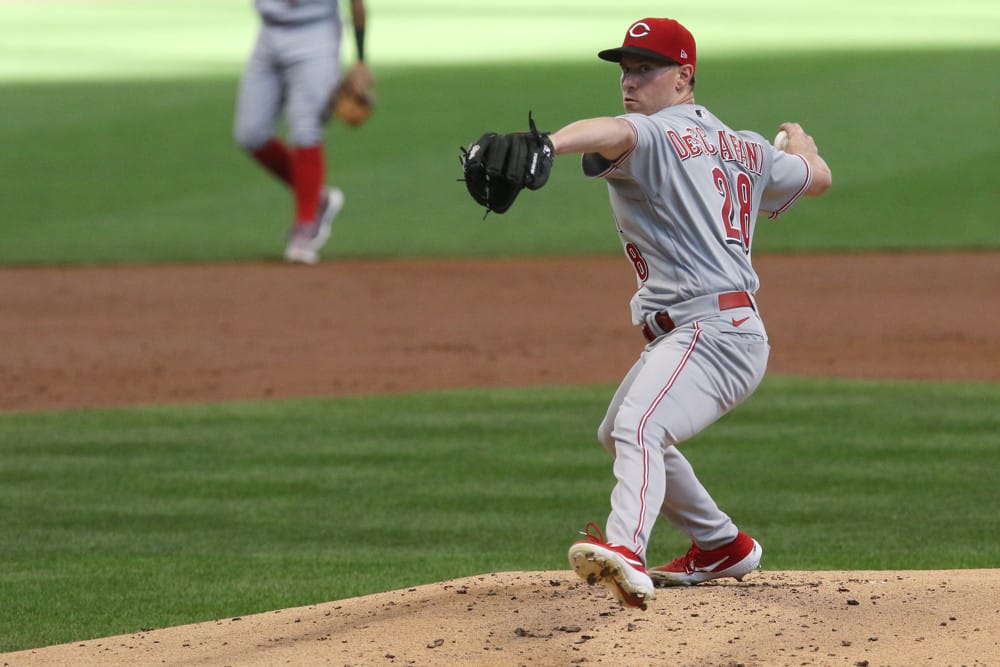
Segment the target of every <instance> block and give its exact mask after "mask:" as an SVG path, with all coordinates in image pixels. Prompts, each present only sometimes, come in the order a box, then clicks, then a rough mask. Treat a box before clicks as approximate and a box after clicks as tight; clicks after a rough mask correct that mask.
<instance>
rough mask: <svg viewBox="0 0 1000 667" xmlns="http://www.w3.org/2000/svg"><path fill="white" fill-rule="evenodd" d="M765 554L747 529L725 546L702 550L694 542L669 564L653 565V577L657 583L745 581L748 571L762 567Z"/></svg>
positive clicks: (678, 584) (651, 573)
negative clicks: (730, 578) (761, 563)
mask: <svg viewBox="0 0 1000 667" xmlns="http://www.w3.org/2000/svg"><path fill="white" fill-rule="evenodd" d="M763 555H764V550H763V549H762V548H761V546H760V544H759V543H758V542H757V540H755V539H753V538H752V537H750V536H749V535H747V534H746V533H744V532H743V531H740V532H739V533H737V535H736V539H735V540H733V541H732V542H730V543H729V544H727V545H726V546H724V547H719V548H718V549H712V550H711V551H702V550H701V549H699V548H698V545H696V544H694V543H692V544H691V548H690V549H688V552H687V553H686V554H684V555H683V556H680V557H678V558H675V559H673V560H672V561H670V562H669V563H667V564H666V565H660V566H658V567H654V568H651V569H650V570H649V577H650V578H651V579H652V580H653V582H654V583H655V584H656V585H657V586H691V585H693V584H700V583H701V582H703V581H710V580H712V579H722V578H724V577H734V578H735V579H736V580H737V581H742V580H743V577H745V576H746V575H747V574H748V573H750V572H752V571H753V570H756V569H757V568H758V567H760V557H761V556H763Z"/></svg>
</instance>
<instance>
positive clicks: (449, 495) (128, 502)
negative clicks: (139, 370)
mask: <svg viewBox="0 0 1000 667" xmlns="http://www.w3.org/2000/svg"><path fill="white" fill-rule="evenodd" d="M612 390H613V387H580V388H535V389H516V388H515V389H502V390H489V391H469V392H445V393H429V394H413V395H403V396H392V397H379V398H354V399H341V400H313V401H299V402H271V403H262V404H261V403H253V404H230V405H209V406H203V407H183V408H181V407H162V408H146V409H132V410H93V411H75V412H67V413H57V414H52V413H39V414H31V415H18V416H13V415H11V416H7V417H4V418H3V419H0V442H3V443H5V444H4V445H3V449H2V460H3V468H2V477H0V482H2V483H0V505H2V506H3V507H4V510H5V517H4V521H3V522H2V523H0V591H2V597H3V599H4V601H5V602H4V614H3V615H2V616H0V651H3V650H12V649H16V648H23V647H27V646H34V645H40V644H51V643H60V642H67V641H71V640H74V639H81V638H84V637H96V636H106V635H110V634H116V633H126V632H130V631H134V630H137V629H139V628H142V627H165V626H169V625H176V624H181V623H186V622H193V621H196V620H209V619H213V618H223V617H227V616H234V615H244V614H249V613H253V612H261V611H267V610H271V609H279V608H284V607H289V606H302V605H306V604H311V603H316V602H321V601H327V600H336V599H342V598H345V597H350V596H354V595H360V594H365V593H369V592H374V591H381V590H390V589H395V588H405V587H408V586H412V585H416V584H421V583H429V582H432V581H440V580H447V579H451V578H454V577H459V576H465V575H472V574H477V573H483V572H495V571H510V570H538V569H565V568H566V563H565V551H566V548H567V547H568V545H569V544H570V543H572V541H573V540H574V539H576V537H577V536H576V531H577V530H580V529H582V528H583V526H584V524H586V522H587V521H590V520H596V521H599V522H603V520H604V518H605V516H606V514H607V511H608V510H607V502H608V501H607V496H608V493H609V491H610V489H611V486H612V484H613V478H612V476H611V469H610V462H609V459H608V457H607V455H606V453H605V452H604V450H603V449H602V448H601V447H600V445H598V444H597V443H596V441H595V439H594V435H593V434H594V431H595V429H596V422H597V420H599V418H600V416H601V415H602V414H603V410H604V407H605V403H606V401H607V400H608V398H609V396H610V394H611V392H612ZM998 402H1000V386H997V385H987V386H977V387H968V386H962V385H954V384H946V385H940V386H927V385H920V384H913V383H909V384H903V383H899V384H892V383H875V382H848V381H827V382H817V381H799V380H791V379H780V378H774V379H769V380H767V381H766V382H765V384H764V386H763V387H762V388H761V389H760V390H759V391H758V393H757V394H755V395H754V397H752V398H751V399H750V401H749V402H748V403H747V404H746V405H745V406H743V408H741V409H740V410H738V411H736V412H734V413H733V414H731V415H729V416H727V417H725V418H724V419H723V420H722V421H721V422H720V423H718V424H716V425H715V426H714V427H713V428H711V429H709V430H708V431H706V432H705V433H704V434H702V435H701V436H699V437H698V438H696V439H695V440H693V441H691V442H690V443H689V444H688V445H686V451H687V453H688V456H689V458H690V459H691V460H692V463H693V464H694V465H695V467H696V468H697V469H698V471H699V476H700V477H701V479H702V480H703V481H704V482H705V484H706V485H707V486H708V487H709V488H712V489H714V491H715V496H716V498H717V500H718V501H719V502H720V504H721V505H722V506H723V507H727V508H730V510H731V511H733V512H735V513H736V515H737V516H738V519H739V521H740V523H741V525H742V526H743V527H744V528H745V529H747V530H749V531H752V532H753V534H754V535H756V536H757V537H758V538H759V539H760V540H761V542H762V543H763V544H764V547H765V560H764V567H765V568H766V569H922V568H930V569H938V568H945V569H946V568H964V567H996V566H997V564H998V563H1000V545H998V543H997V541H996V538H995V536H996V535H997V532H998V531H1000V518H998V515H997V512H996V502H995V491H996V488H997V485H998V484H1000V475H998V469H997V465H996V464H997V452H998V451H1000V413H997V411H996V410H995V407H996V405H997V404H998ZM470 471H475V474H470ZM684 549H686V545H685V544H684V543H683V541H682V538H681V537H680V536H679V535H678V534H677V533H676V532H675V531H673V530H671V529H670V528H669V527H668V526H666V525H664V526H662V527H659V528H658V529H657V530H656V532H655V533H654V538H653V543H652V545H651V548H650V553H651V558H653V559H663V560H669V558H672V557H673V556H675V555H678V553H681V552H683V551H684Z"/></svg>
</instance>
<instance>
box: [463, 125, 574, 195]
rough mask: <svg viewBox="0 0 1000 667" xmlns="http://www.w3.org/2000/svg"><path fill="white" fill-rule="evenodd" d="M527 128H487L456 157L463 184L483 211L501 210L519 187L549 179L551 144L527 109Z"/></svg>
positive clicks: (533, 186)
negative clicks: (502, 130) (503, 131)
mask: <svg viewBox="0 0 1000 667" xmlns="http://www.w3.org/2000/svg"><path fill="white" fill-rule="evenodd" d="M528 125H529V127H530V128H531V129H530V131H528V132H513V133H510V134H497V133H496V132H488V133H486V134H484V135H483V136H481V137H479V140H478V141H476V143H474V144H472V145H471V146H469V148H468V149H465V148H463V149H462V155H461V157H460V158H459V159H460V160H461V162H462V171H464V172H465V187H466V188H468V190H469V194H470V195H472V198H473V199H475V200H476V202H478V203H479V204H480V205H482V206H485V207H486V212H487V213H489V212H490V211H495V212H496V213H503V212H504V211H506V210H507V209H509V208H510V207H511V205H512V204H513V203H514V200H515V199H517V195H518V194H519V193H520V192H521V190H522V189H524V188H528V189H529V190H537V189H538V188H540V187H542V186H543V185H545V182H546V181H548V180H549V173H550V172H551V171H552V160H553V158H554V157H555V154H556V152H555V148H554V147H553V146H552V142H551V141H550V140H549V136H548V133H547V132H539V131H538V128H537V127H535V121H534V119H533V118H532V117H531V113H530V112H529V113H528Z"/></svg>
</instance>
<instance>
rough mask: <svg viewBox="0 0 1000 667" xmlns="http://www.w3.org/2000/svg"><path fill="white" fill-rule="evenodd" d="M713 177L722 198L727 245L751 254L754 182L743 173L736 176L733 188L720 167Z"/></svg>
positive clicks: (723, 226)
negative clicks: (736, 246)
mask: <svg viewBox="0 0 1000 667" xmlns="http://www.w3.org/2000/svg"><path fill="white" fill-rule="evenodd" d="M712 177H713V178H714V179H715V189H716V190H717V191H718V192H719V195H721V196H722V228H723V231H724V233H725V236H726V243H733V244H737V245H740V246H742V247H743V252H745V253H749V252H750V223H751V222H752V221H753V220H752V218H751V215H750V212H751V210H752V209H753V182H752V181H751V180H750V177H749V176H747V175H746V174H744V173H743V172H742V171H741V172H739V173H738V174H737V176H736V187H735V188H731V187H730V186H729V179H728V178H726V173H725V172H724V171H722V169H720V168H718V167H716V168H715V169H713V170H712ZM734 194H735V197H734V196H733V195H734Z"/></svg>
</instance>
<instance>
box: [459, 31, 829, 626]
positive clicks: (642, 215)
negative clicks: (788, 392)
mask: <svg viewBox="0 0 1000 667" xmlns="http://www.w3.org/2000/svg"><path fill="white" fill-rule="evenodd" d="M598 56H599V57H600V58H601V59H603V60H606V61H610V62H614V63H618V65H619V66H620V68H621V93H622V101H623V103H624V107H625V113H624V114H622V115H619V116H617V117H603V118H590V119H586V120H580V121H576V122H573V123H571V124H569V125H567V126H565V127H563V128H562V129H560V130H559V131H557V132H554V133H552V134H546V133H542V132H539V131H538V130H537V128H536V127H535V124H534V119H532V118H530V115H529V124H530V127H529V131H527V132H517V133H509V134H496V133H487V134H484V135H483V136H482V137H480V139H479V140H478V141H476V142H475V143H473V144H471V145H470V146H469V148H468V149H463V154H462V160H463V170H464V172H465V181H466V186H467V188H468V190H469V193H470V194H471V195H472V197H473V198H474V199H475V200H476V201H477V202H478V203H480V204H481V205H483V206H485V207H486V209H487V211H495V212H498V213H502V212H503V211H506V210H507V209H508V208H509V207H510V206H511V204H512V203H513V202H514V200H515V198H516V197H517V196H518V194H519V193H520V192H521V191H522V190H523V189H524V188H528V189H538V188H540V187H542V186H543V185H544V184H545V182H546V181H547V179H548V175H549V172H550V171H551V168H552V165H553V162H554V158H555V156H557V155H562V154H567V153H578V154H582V167H583V172H584V173H585V174H586V175H587V176H590V177H595V178H602V179H604V180H605V182H606V183H607V188H608V195H609V198H610V202H611V210H612V212H613V214H614V221H615V225H616V228H617V231H618V236H619V238H620V240H621V244H622V249H623V251H624V254H625V257H626V259H627V261H628V263H629V265H630V266H631V267H632V270H633V271H634V272H635V278H636V284H637V290H636V292H635V295H634V296H633V297H632V301H631V313H632V322H633V324H634V325H635V326H636V327H637V328H638V329H639V330H640V331H641V332H642V334H643V335H644V337H645V340H646V343H647V344H646V346H645V348H644V349H643V351H642V353H641V355H640V356H639V359H638V360H637V361H636V362H635V364H634V365H633V367H632V368H631V370H629V371H628V373H627V374H626V375H625V378H624V380H623V381H622V382H621V385H620V386H619V387H618V390H617V391H616V392H615V395H614V397H613V398H612V399H611V403H610V405H609V407H608V411H607V414H606V415H605V417H604V420H603V421H602V423H601V425H600V427H599V429H598V438H599V440H600V442H601V443H602V444H603V445H604V447H606V448H607V450H608V451H609V452H610V453H611V454H612V455H613V456H614V474H615V478H616V484H615V486H614V489H613V490H612V493H611V513H610V516H609V517H608V520H607V523H606V529H605V531H602V530H601V529H600V528H599V527H598V526H597V525H596V524H594V523H590V524H588V526H587V529H586V531H585V532H584V535H585V539H583V540H580V541H578V542H576V543H575V544H573V545H572V546H571V547H570V549H569V561H570V564H571V565H572V567H573V569H574V570H575V571H576V573H577V574H578V575H579V576H580V577H582V578H583V579H585V580H586V581H588V582H589V583H591V584H594V583H601V584H604V585H606V586H608V587H609V588H611V590H612V591H613V592H614V594H615V595H616V597H617V598H618V600H619V602H621V603H622V604H623V605H627V606H634V607H641V608H643V609H645V607H646V603H647V602H648V601H650V600H652V599H653V598H654V597H655V589H654V585H659V586H671V585H692V584H697V583H700V582H704V581H709V580H711V579H718V578H721V577H735V578H736V579H742V578H743V577H744V576H745V575H746V574H748V573H750V572H751V571H752V570H754V569H756V568H757V567H758V566H759V564H760V560H761V555H762V553H763V550H762V549H761V545H760V543H759V542H758V541H757V540H755V539H754V538H752V537H750V536H749V535H747V534H746V533H744V532H743V531H741V530H740V529H739V528H738V527H737V526H736V524H735V523H734V522H733V520H732V519H731V518H730V517H729V516H728V515H727V514H726V513H725V512H724V511H723V510H722V509H720V508H719V507H718V505H717V504H716V503H715V501H714V500H713V499H712V496H711V495H710V494H709V492H708V491H707V490H706V489H705V487H704V486H703V485H702V484H701V482H699V481H698V478H697V476H696V475H695V472H694V470H693V469H692V467H691V465H690V464H689V463H688V461H687V459H686V458H685V457H684V455H683V454H682V453H681V451H680V449H679V447H678V446H679V445H680V444H681V443H683V442H685V441H686V440H688V439H690V438H691V437H693V436H694V435H695V434H697V433H699V432H700V431H702V430H703V429H704V428H706V427H707V426H709V425H710V424H712V423H713V422H715V421H716V420H718V419H719V418H720V417H721V416H722V415H723V414H725V413H726V412H728V411H729V410H731V409H733V408H734V407H735V406H737V405H739V404H740V403H742V402H743V401H744V400H745V399H746V398H747V397H748V396H749V395H750V394H751V393H752V392H753V391H754V390H755V389H756V387H757V386H758V384H759V383H760V381H761V379H762V378H763V376H764V370H765V367H766V365H767V358H768V353H769V349H770V348H769V345H768V339H767V333H766V331H765V328H764V322H763V320H762V319H761V314H760V311H759V309H758V307H757V303H756V300H755V298H754V294H755V293H756V291H757V288H758V287H759V280H758V278H757V274H756V272H755V271H754V269H753V266H752V264H751V259H750V258H751V250H752V247H753V236H754V231H755V227H756V222H757V218H758V216H759V215H760V214H761V213H763V214H764V215H766V216H767V217H769V218H775V217H777V216H778V215H780V214H781V213H783V212H785V211H786V210H788V209H789V207H791V206H792V205H793V204H794V203H795V202H796V201H797V200H799V198H800V197H802V196H803V195H806V196H818V195H821V194H823V193H825V192H826V191H827V190H828V189H829V187H830V185H831V173H830V169H829V168H828V166H827V164H826V162H825V161H824V160H823V159H822V158H821V157H820V156H819V153H818V151H817V148H816V144H815V142H814V141H813V139H812V137H810V136H809V135H808V134H806V133H805V131H804V130H803V129H802V127H801V126H799V125H798V124H797V123H783V124H782V125H781V126H780V129H781V131H782V132H784V133H785V134H786V135H787V142H786V143H784V148H783V150H778V149H776V148H775V147H774V146H773V145H772V144H771V143H770V142H768V141H767V140H766V139H765V138H764V137H763V136H761V135H760V134H757V133H756V132H750V131H745V130H734V129H732V128H731V127H730V126H728V125H727V124H725V123H724V122H723V121H722V120H720V119H719V118H717V117H716V116H715V115H714V114H713V113H712V112H711V111H710V110H709V109H708V108H707V107H705V106H703V105H701V104H698V103H697V102H696V101H695V96H694V88H695V70H696V66H697V58H696V50H695V40H694V37H693V36H692V35H691V33H690V32H689V31H688V30H687V29H686V28H685V27H684V26H682V25H681V24H680V23H678V22H677V21H675V20H672V19H668V18H644V19H641V20H639V21H636V22H635V23H633V24H632V25H630V26H629V27H628V30H627V31H626V33H625V38H624V41H623V43H622V45H621V46H620V47H616V48H611V49H607V50H604V51H601V52H600V53H599V54H598ZM661 516H662V517H664V518H666V519H667V520H668V521H669V522H670V523H672V524H673V525H674V526H675V527H676V528H677V529H678V530H680V531H681V532H683V533H684V534H685V535H687V536H688V537H689V538H690V539H691V548H690V549H689V550H688V552H687V553H686V554H684V555H682V556H680V557H678V558H675V559H674V560H672V561H671V562H669V563H666V564H664V565H660V566H658V567H652V568H648V569H647V567H646V562H647V561H646V558H647V554H646V547H647V545H648V543H649V539H650V534H651V532H652V530H653V524H654V523H655V522H656V520H657V518H659V517H661ZM605 535H606V537H605Z"/></svg>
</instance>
